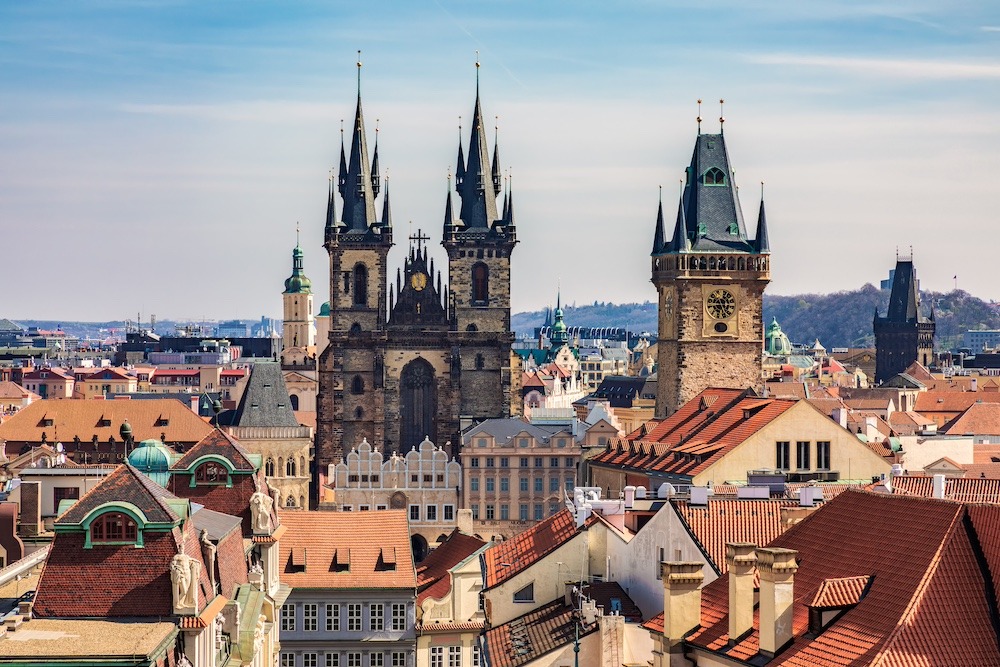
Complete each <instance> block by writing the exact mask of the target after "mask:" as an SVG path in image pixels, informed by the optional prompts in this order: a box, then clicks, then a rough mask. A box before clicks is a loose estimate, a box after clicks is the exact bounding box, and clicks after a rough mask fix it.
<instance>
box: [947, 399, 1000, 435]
mask: <svg viewBox="0 0 1000 667" xmlns="http://www.w3.org/2000/svg"><path fill="white" fill-rule="evenodd" d="M941 430H942V431H943V432H944V433H947V434H948V435H1000V403H980V402H978V401H977V402H976V403H973V404H972V405H970V406H969V407H967V408H966V409H965V411H964V412H962V414H960V415H958V416H957V417H955V418H954V419H952V420H951V421H949V422H948V423H947V424H945V425H944V428H942V429H941Z"/></svg>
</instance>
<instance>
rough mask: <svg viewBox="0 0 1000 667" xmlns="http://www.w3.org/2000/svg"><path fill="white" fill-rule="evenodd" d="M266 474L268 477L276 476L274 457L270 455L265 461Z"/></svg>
mask: <svg viewBox="0 0 1000 667" xmlns="http://www.w3.org/2000/svg"><path fill="white" fill-rule="evenodd" d="M264 475H265V476H267V477H274V459H272V458H271V457H270V456H268V457H267V461H265V462H264Z"/></svg>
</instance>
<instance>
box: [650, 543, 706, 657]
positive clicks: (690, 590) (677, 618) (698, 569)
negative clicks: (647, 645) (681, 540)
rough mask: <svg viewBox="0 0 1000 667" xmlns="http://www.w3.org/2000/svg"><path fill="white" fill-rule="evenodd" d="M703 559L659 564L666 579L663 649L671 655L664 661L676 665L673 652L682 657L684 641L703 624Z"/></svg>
mask: <svg viewBox="0 0 1000 667" xmlns="http://www.w3.org/2000/svg"><path fill="white" fill-rule="evenodd" d="M702 567H703V564H702V563H700V562H693V561H687V562H680V561H675V562H664V563H660V572H661V575H662V578H663V642H664V646H663V650H664V653H669V654H671V658H670V659H668V660H667V661H665V664H673V663H674V662H675V661H674V660H673V654H678V655H679V656H681V657H682V658H683V654H682V650H683V649H682V647H681V641H682V640H683V639H684V636H685V635H687V634H688V633H689V632H691V631H692V630H694V629H695V628H697V627H698V626H699V625H701V588H700V586H701V584H702V582H704V581H705V573H704V572H703V571H702Z"/></svg>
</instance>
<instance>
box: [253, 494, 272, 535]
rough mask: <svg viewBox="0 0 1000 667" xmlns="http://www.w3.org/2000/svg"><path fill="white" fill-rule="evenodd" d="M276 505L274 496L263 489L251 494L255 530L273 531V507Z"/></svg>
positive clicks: (256, 531) (257, 531)
mask: <svg viewBox="0 0 1000 667" xmlns="http://www.w3.org/2000/svg"><path fill="white" fill-rule="evenodd" d="M273 506H274V498H272V497H271V496H269V495H267V494H266V493H263V492H261V491H257V492H255V493H254V494H253V495H251V496H250V514H251V518H252V524H253V532H255V533H270V532H271V508H272V507H273Z"/></svg>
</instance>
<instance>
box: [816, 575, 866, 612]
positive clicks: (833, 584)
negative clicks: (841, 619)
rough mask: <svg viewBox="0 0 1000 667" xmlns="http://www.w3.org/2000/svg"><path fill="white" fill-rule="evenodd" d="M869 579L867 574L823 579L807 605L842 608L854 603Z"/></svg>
mask: <svg viewBox="0 0 1000 667" xmlns="http://www.w3.org/2000/svg"><path fill="white" fill-rule="evenodd" d="M871 580H872V578H871V577H870V576H868V575H862V576H860V577H840V578H838V579H824V580H823V583H821V584H820V585H819V588H818V589H816V595H814V596H813V598H812V600H811V601H810V602H809V604H808V606H810V607H817V608H819V609H842V608H844V607H849V606H851V605H855V604H857V603H858V602H860V601H861V598H862V597H863V596H864V594H865V592H866V591H867V590H868V584H869V583H870V582H871Z"/></svg>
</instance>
